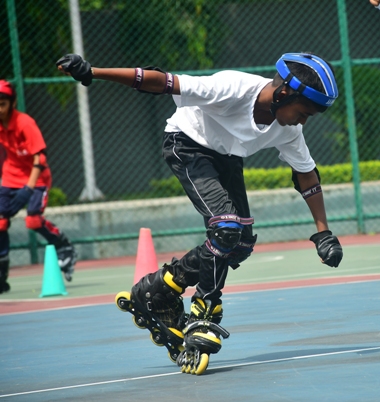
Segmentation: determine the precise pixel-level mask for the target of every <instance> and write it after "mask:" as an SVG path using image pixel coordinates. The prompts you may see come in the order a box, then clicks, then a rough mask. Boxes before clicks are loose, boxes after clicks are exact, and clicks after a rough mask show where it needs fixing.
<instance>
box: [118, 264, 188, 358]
mask: <svg viewBox="0 0 380 402" xmlns="http://www.w3.org/2000/svg"><path fill="white" fill-rule="evenodd" d="M183 292H184V289H183V288H181V287H180V286H178V285H177V284H176V283H175V282H174V281H173V275H172V274H171V273H170V272H169V271H168V270H166V269H165V268H163V269H161V270H158V271H157V272H155V273H153V274H148V275H146V276H144V277H143V278H142V279H140V281H139V282H138V283H137V284H136V285H134V286H133V287H132V290H131V292H120V293H118V294H117V295H116V297H115V303H116V305H117V307H118V308H119V309H120V310H122V311H128V312H129V313H131V314H132V315H133V317H132V320H133V322H134V324H135V325H136V326H137V327H138V328H141V329H145V328H146V329H148V330H149V331H150V334H151V335H150V339H151V340H152V342H153V343H154V344H155V345H157V346H165V347H166V348H167V350H168V355H169V358H170V360H171V361H172V362H174V363H175V362H176V360H177V358H178V356H179V354H180V352H181V351H182V350H183V349H184V347H183V340H184V335H183V333H182V329H183V328H184V327H185V324H186V321H187V319H188V316H187V315H186V314H185V310H184V305H183V299H182V297H181V294H182V293H183Z"/></svg>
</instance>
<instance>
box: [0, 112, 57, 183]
mask: <svg viewBox="0 0 380 402" xmlns="http://www.w3.org/2000/svg"><path fill="white" fill-rule="evenodd" d="M0 143H1V144H2V145H3V146H4V148H5V150H6V152H7V157H6V159H5V161H4V164H3V174H2V181H1V185H2V186H4V187H11V188H21V187H24V186H25V185H26V183H27V182H28V180H29V176H30V173H31V171H32V168H33V156H34V155H35V154H37V153H39V152H41V151H43V150H44V149H46V144H45V140H44V138H43V136H42V133H41V131H40V129H39V128H38V126H37V124H36V122H35V121H34V119H33V118H32V117H30V116H29V115H27V114H26V113H22V112H19V111H18V110H13V112H12V116H11V118H10V120H9V123H8V128H4V127H3V125H2V124H1V123H0ZM40 164H41V165H44V166H46V167H47V168H46V169H44V170H43V171H42V172H41V174H40V176H39V178H38V180H37V183H36V186H48V187H50V186H51V172H50V169H49V167H48V165H47V160H46V156H45V155H44V154H42V153H41V154H40Z"/></svg>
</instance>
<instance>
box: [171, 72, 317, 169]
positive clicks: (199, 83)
mask: <svg viewBox="0 0 380 402" xmlns="http://www.w3.org/2000/svg"><path fill="white" fill-rule="evenodd" d="M178 79H179V83H180V89H181V95H174V96H173V99H174V102H175V103H176V105H177V110H176V112H175V113H174V114H173V116H172V117H170V118H169V119H168V120H167V125H166V128H165V131H166V132H176V131H183V132H184V133H185V134H186V135H188V136H189V137H190V138H191V139H193V140H194V141H195V142H197V143H198V144H200V145H202V146H204V147H206V148H209V149H213V150H215V151H217V152H219V153H220V154H231V155H236V156H241V157H246V156H250V155H253V154H255V153H256V152H258V151H260V150H261V149H265V148H272V147H276V148H277V149H278V150H279V151H280V154H279V158H280V159H281V160H282V161H284V162H287V163H288V164H289V165H290V166H291V167H292V168H293V169H294V170H296V171H298V172H304V173H306V172H310V171H311V170H313V169H314V167H315V162H314V160H313V159H312V157H311V156H310V152H309V149H308V147H307V145H306V143H305V138H304V136H303V133H302V125H300V124H299V125H297V126H284V127H282V126H280V125H279V124H278V122H277V120H274V121H273V123H272V124H271V125H269V126H263V125H259V126H258V125H257V124H256V123H255V121H254V119H253V109H254V105H255V102H256V98H257V96H258V95H259V93H260V92H261V90H262V89H263V88H264V87H265V85H267V84H268V83H269V82H270V81H271V80H270V79H268V78H264V77H261V76H258V75H253V74H248V73H243V72H239V71H221V72H218V73H215V74H213V75H211V76H204V77H195V76H189V75H179V76H178Z"/></svg>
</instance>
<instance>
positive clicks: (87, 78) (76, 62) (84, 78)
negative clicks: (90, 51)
mask: <svg viewBox="0 0 380 402" xmlns="http://www.w3.org/2000/svg"><path fill="white" fill-rule="evenodd" d="M55 64H56V66H57V67H58V70H60V71H63V72H64V73H66V74H67V75H71V76H72V77H73V78H74V79H75V80H77V81H80V82H81V83H82V85H84V86H85V87H88V86H89V85H91V83H92V70H91V64H90V63H89V62H88V61H86V60H83V59H82V57H81V56H79V54H71V53H70V54H66V55H65V56H63V57H61V58H60V59H59V60H58V61H57V62H56V63H55Z"/></svg>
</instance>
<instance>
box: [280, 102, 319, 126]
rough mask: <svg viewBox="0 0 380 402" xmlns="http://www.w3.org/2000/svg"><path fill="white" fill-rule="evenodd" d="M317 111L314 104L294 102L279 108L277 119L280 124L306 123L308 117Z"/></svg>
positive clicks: (294, 124)
mask: <svg viewBox="0 0 380 402" xmlns="http://www.w3.org/2000/svg"><path fill="white" fill-rule="evenodd" d="M317 113H318V111H317V109H316V108H315V107H314V106H313V105H312V104H310V105H308V104H304V103H302V102H293V103H289V104H288V105H284V106H281V107H280V108H278V110H277V112H276V119H277V121H278V124H279V125H280V126H296V125H298V124H302V125H305V124H306V122H307V119H308V118H309V117H311V116H314V115H315V114H317Z"/></svg>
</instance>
